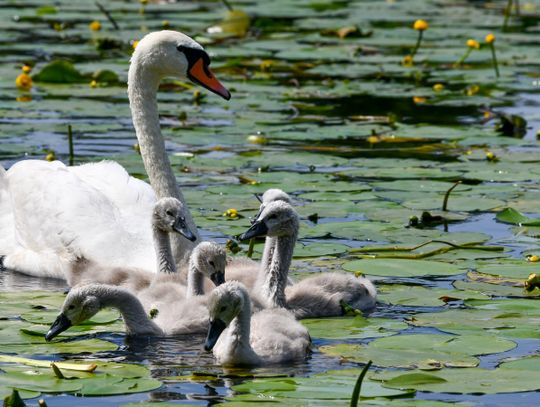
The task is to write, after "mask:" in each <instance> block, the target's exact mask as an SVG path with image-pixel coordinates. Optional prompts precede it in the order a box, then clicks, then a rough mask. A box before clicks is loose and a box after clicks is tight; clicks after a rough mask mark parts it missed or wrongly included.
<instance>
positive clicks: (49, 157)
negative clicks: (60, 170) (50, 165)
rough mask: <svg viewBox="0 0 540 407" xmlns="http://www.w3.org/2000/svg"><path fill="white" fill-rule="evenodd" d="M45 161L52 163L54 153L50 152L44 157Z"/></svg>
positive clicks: (54, 158)
mask: <svg viewBox="0 0 540 407" xmlns="http://www.w3.org/2000/svg"><path fill="white" fill-rule="evenodd" d="M45 159H46V160H47V161H54V160H56V154H55V153H54V151H51V152H50V153H49V154H47V155H46V156H45Z"/></svg>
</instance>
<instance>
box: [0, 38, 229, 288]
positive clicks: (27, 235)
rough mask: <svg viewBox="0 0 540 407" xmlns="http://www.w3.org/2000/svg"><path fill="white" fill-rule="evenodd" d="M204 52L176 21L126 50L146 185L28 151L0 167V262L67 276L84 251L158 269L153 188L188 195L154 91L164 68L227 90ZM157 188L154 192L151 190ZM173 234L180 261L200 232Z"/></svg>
mask: <svg viewBox="0 0 540 407" xmlns="http://www.w3.org/2000/svg"><path fill="white" fill-rule="evenodd" d="M209 64H210V59H209V57H208V55H207V54H206V52H205V51H204V50H203V48H202V47H201V46H200V45H199V44H198V43H197V42H195V41H193V40H192V39H191V38H189V37H187V36H186V35H184V34H181V33H178V32H174V31H161V32H156V33H151V34H148V35H147V36H146V37H144V38H143V39H142V40H141V41H140V43H139V45H138V46H137V49H136V50H135V52H134V54H133V57H132V59H131V66H130V69H129V75H128V95H129V100H130V107H131V113H132V116H133V124H134V127H135V132H136V135H137V138H138V141H139V145H140V148H141V155H142V159H143V162H144V166H145V169H146V171H147V173H148V176H149V178H150V183H151V185H152V188H153V189H152V188H151V187H150V186H149V185H148V184H146V183H144V182H142V181H140V180H137V179H135V178H132V177H130V176H129V175H128V174H127V172H126V171H125V170H124V169H123V168H122V167H121V166H120V165H118V164H116V163H113V162H100V163H95V164H86V165H81V166H78V167H66V166H64V165H63V164H62V163H60V162H53V163H47V162H44V161H36V160H27V161H21V162H19V163H16V164H15V165H13V166H12V167H11V168H10V169H9V171H7V172H6V171H4V170H3V169H2V168H1V167H0V230H2V234H1V235H0V255H4V257H2V258H0V260H2V261H0V268H1V267H6V268H9V269H12V270H15V271H19V272H23V273H26V274H31V275H36V276H49V277H56V278H65V276H66V271H67V270H69V268H70V267H71V266H72V264H73V262H74V261H77V259H80V258H86V259H89V260H91V261H95V262H97V263H99V264H104V265H108V266H126V267H139V268H143V269H145V270H149V271H156V268H155V264H156V257H155V254H154V251H153V245H152V231H151V226H150V222H149V221H148V220H149V219H150V217H151V214H152V207H153V204H154V202H155V200H156V196H157V198H162V197H169V196H170V197H175V198H177V199H179V200H180V201H181V202H182V203H185V200H184V198H183V196H182V193H181V192H180V190H179V188H178V186H177V184H176V179H175V176H174V174H173V172H172V169H171V166H170V163H169V159H168V157H167V154H166V151H165V143H164V140H163V138H162V135H161V131H160V124H159V114H158V108H157V100H156V93H157V89H158V85H159V82H160V81H161V79H162V78H164V77H166V76H174V77H177V78H180V79H182V80H184V79H187V78H189V79H190V80H192V81H194V82H196V83H198V84H199V85H202V86H203V87H205V88H207V89H209V90H211V91H212V92H214V93H217V94H218V95H220V96H222V97H223V98H225V99H227V100H228V99H229V98H230V93H229V91H228V90H227V89H225V88H224V87H223V86H222V85H221V84H220V83H219V81H218V80H217V79H216V78H215V77H214V75H213V74H212V72H211V71H210V70H209V68H208V65H209ZM154 192H155V193H154ZM185 222H186V224H187V227H188V228H189V229H190V230H192V231H193V232H194V233H195V241H194V242H190V241H188V240H186V239H185V238H183V237H181V236H173V237H172V249H173V255H174V258H175V261H176V263H177V264H186V263H187V259H188V258H189V254H190V253H191V250H192V249H193V247H194V245H196V244H197V243H198V241H199V236H198V234H197V229H196V227H195V225H194V222H193V219H192V217H191V214H190V213H189V210H187V208H186V213H185Z"/></svg>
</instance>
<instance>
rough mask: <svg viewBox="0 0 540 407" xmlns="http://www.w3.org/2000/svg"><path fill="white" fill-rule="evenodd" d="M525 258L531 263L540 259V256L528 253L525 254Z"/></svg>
mask: <svg viewBox="0 0 540 407" xmlns="http://www.w3.org/2000/svg"><path fill="white" fill-rule="evenodd" d="M527 260H528V261H530V262H531V263H536V262H537V261H540V257H539V256H537V255H536V254H530V255H528V256H527Z"/></svg>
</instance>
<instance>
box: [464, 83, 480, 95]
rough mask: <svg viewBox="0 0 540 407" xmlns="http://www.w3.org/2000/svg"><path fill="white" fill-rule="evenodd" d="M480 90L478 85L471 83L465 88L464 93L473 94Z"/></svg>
mask: <svg viewBox="0 0 540 407" xmlns="http://www.w3.org/2000/svg"><path fill="white" fill-rule="evenodd" d="M479 91H480V86H478V85H471V86H469V87H468V88H467V89H465V94H466V95H467V96H474V95H476V94H477V93H478V92H479Z"/></svg>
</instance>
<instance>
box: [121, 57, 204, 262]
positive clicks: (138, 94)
mask: <svg viewBox="0 0 540 407" xmlns="http://www.w3.org/2000/svg"><path fill="white" fill-rule="evenodd" d="M160 80H161V77H160V76H159V75H158V74H156V73H155V72H153V71H152V70H151V69H150V68H146V67H145V60H144V58H142V57H141V56H140V55H136V56H134V57H133V59H132V61H131V66H130V68H129V74H128V95H129V105H130V108H131V115H132V117H133V126H134V127H135V133H136V135H137V139H138V141H139V147H140V149H141V156H142V159H143V163H144V168H145V169H146V172H147V173H148V177H149V178H150V184H151V185H152V188H154V191H155V193H156V195H157V197H158V198H165V197H174V198H177V199H178V200H180V202H182V203H183V204H184V206H185V208H186V214H185V217H186V223H187V226H188V227H189V229H190V230H191V231H192V232H193V233H194V234H195V235H196V236H197V240H196V241H195V242H190V241H189V240H187V239H185V238H184V237H182V236H177V235H175V236H173V238H172V241H173V253H174V258H175V260H176V262H177V263H178V262H183V263H186V262H187V259H188V258H189V254H190V253H191V251H192V250H193V248H194V247H195V245H196V244H197V241H198V240H199V235H198V232H197V228H196V227H195V223H194V222H193V218H192V217H191V213H190V212H189V210H188V209H187V205H185V200H184V197H183V195H182V192H181V191H180V189H179V188H178V185H177V184H176V178H175V176H174V173H173V171H172V168H171V164H170V162H169V157H168V156H167V152H166V150H165V141H164V139H163V137H162V135H161V129H160V124H159V112H158V106H157V99H156V96H157V89H158V86H159V82H160Z"/></svg>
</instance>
